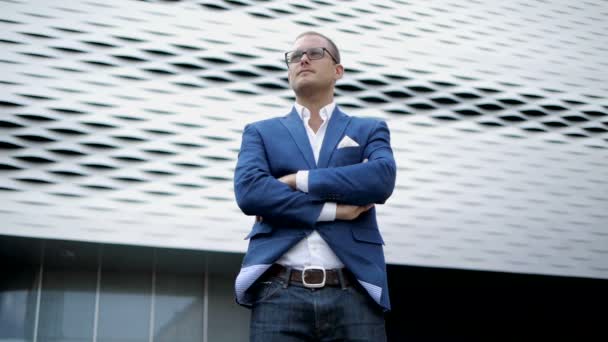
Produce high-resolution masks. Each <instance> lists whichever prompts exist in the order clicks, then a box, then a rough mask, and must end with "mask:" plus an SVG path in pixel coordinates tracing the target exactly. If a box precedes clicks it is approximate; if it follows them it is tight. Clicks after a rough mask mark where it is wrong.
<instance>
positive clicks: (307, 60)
mask: <svg viewBox="0 0 608 342" xmlns="http://www.w3.org/2000/svg"><path fill="white" fill-rule="evenodd" d="M304 57H306V63H310V58H308V53H306V52H304V53H303V54H302V57H301V58H300V64H302V63H304V62H305V60H304Z"/></svg>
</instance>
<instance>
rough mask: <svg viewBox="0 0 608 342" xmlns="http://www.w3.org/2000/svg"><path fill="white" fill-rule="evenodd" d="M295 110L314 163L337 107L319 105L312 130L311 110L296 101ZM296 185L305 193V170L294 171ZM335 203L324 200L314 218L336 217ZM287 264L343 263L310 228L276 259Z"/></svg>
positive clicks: (335, 265)
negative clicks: (318, 120)
mask: <svg viewBox="0 0 608 342" xmlns="http://www.w3.org/2000/svg"><path fill="white" fill-rule="evenodd" d="M295 107H296V111H297V112H298V114H299V115H300V118H302V123H303V124H304V127H305V128H306V134H307V135H308V141H309V142H310V146H311V147H312V151H313V154H314V157H315V163H318V161H319V153H320V152H321V146H322V145H323V139H324V138H325V132H326V131H327V124H328V122H329V119H331V114H332V113H333V111H334V108H335V107H336V103H335V102H332V103H330V104H328V105H327V106H325V107H323V108H321V110H320V111H319V115H321V119H323V123H321V126H320V127H319V129H318V130H317V132H316V133H315V132H314V131H313V130H312V128H310V126H309V125H308V120H309V119H310V111H309V110H308V109H307V108H305V107H304V106H302V105H300V104H299V103H297V102H296V104H295ZM296 188H297V190H299V191H303V192H308V171H307V170H306V171H298V173H297V174H296ZM336 206H337V205H336V203H334V202H326V203H325V204H324V205H323V209H321V214H320V215H319V217H318V218H317V221H333V220H335V219H336ZM277 263H278V264H281V265H283V266H286V267H291V268H293V269H296V270H302V269H304V267H305V266H323V267H325V268H326V269H332V268H341V267H344V264H343V263H342V261H340V259H339V258H338V257H337V256H336V254H335V253H334V252H333V251H332V250H331V248H330V247H329V245H328V244H327V243H326V242H325V240H323V238H322V237H321V235H319V232H317V231H316V230H313V231H312V232H311V233H310V234H309V235H308V236H306V237H305V238H303V239H302V240H300V242H298V243H297V244H295V245H294V246H293V247H291V249H290V250H288V251H287V252H286V253H285V254H283V256H282V257H281V258H280V259H279V260H278V261H277Z"/></svg>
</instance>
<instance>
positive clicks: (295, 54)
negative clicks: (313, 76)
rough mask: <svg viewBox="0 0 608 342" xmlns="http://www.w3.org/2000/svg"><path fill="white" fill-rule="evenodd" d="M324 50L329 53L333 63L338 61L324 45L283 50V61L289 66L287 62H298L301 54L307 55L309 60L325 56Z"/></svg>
mask: <svg viewBox="0 0 608 342" xmlns="http://www.w3.org/2000/svg"><path fill="white" fill-rule="evenodd" d="M325 52H327V54H328V55H329V57H331V59H332V60H333V61H334V63H336V64H337V63H338V61H337V60H336V58H335V57H334V56H333V55H332V54H331V53H330V52H329V50H327V49H326V48H324V47H315V48H310V49H305V50H293V51H289V52H285V63H287V66H289V64H291V63H298V62H300V61H301V60H302V56H304V54H306V56H308V58H309V59H311V60H315V59H321V58H323V56H325Z"/></svg>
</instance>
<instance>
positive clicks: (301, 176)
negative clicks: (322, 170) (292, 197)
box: [296, 170, 335, 216]
mask: <svg viewBox="0 0 608 342" xmlns="http://www.w3.org/2000/svg"><path fill="white" fill-rule="evenodd" d="M296 189H297V190H300V191H302V192H308V170H306V171H298V172H297V173H296ZM334 216H335V215H334Z"/></svg>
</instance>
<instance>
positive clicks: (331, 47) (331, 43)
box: [296, 31, 340, 64]
mask: <svg viewBox="0 0 608 342" xmlns="http://www.w3.org/2000/svg"><path fill="white" fill-rule="evenodd" d="M304 36H318V37H321V38H323V39H325V40H326V41H327V43H328V44H329V50H331V51H330V52H331V54H332V55H333V56H334V58H335V59H336V62H337V63H338V64H339V63H340V50H338V47H337V46H336V43H334V41H333V40H331V39H329V38H328V37H327V36H325V35H323V34H321V33H319V32H315V31H306V32H304V33H300V34H299V35H298V36H297V37H296V40H298V39H300V38H302V37H304Z"/></svg>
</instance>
